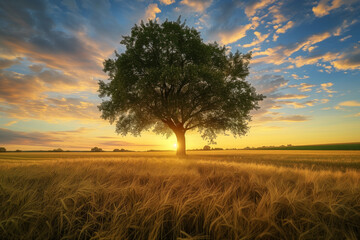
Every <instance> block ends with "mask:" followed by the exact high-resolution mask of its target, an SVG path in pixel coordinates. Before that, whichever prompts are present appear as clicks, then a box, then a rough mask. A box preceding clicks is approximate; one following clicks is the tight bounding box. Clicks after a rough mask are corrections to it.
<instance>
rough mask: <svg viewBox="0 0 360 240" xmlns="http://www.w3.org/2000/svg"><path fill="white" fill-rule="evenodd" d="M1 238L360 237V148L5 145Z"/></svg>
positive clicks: (0, 159) (0, 164) (0, 172)
mask: <svg viewBox="0 0 360 240" xmlns="http://www.w3.org/2000/svg"><path fill="white" fill-rule="evenodd" d="M0 239H360V151H296V150H293V151H279V150H277V151H271V150H266V151H262V150H254V151H251V150H244V151H209V152H205V151H199V152H195V151H194V152H189V156H188V157H187V158H176V157H175V156H174V153H172V152H167V153H165V152H164V153H161V152H160V153H136V152H135V153H71V152H63V153H25V152H24V153H1V154H0Z"/></svg>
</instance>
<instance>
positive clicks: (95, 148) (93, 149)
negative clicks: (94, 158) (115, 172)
mask: <svg viewBox="0 0 360 240" xmlns="http://www.w3.org/2000/svg"><path fill="white" fill-rule="evenodd" d="M91 151H92V152H103V150H102V148H98V147H93V148H92V149H91Z"/></svg>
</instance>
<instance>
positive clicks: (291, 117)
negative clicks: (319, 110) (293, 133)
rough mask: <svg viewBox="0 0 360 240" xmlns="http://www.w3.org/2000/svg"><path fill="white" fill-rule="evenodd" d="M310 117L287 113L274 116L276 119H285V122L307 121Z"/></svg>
mask: <svg viewBox="0 0 360 240" xmlns="http://www.w3.org/2000/svg"><path fill="white" fill-rule="evenodd" d="M309 119H310V118H309V117H308V116H303V115H288V116H281V117H278V118H276V121H285V122H304V121H308V120H309Z"/></svg>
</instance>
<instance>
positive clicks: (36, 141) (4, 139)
mask: <svg viewBox="0 0 360 240" xmlns="http://www.w3.org/2000/svg"><path fill="white" fill-rule="evenodd" d="M64 140H65V139H64ZM60 142H62V140H61V139H59V138H56V137H54V136H52V135H51V134H46V133H41V132H30V133H28V132H20V131H12V130H8V129H5V128H0V143H1V144H16V145H33V146H42V145H53V144H54V143H60Z"/></svg>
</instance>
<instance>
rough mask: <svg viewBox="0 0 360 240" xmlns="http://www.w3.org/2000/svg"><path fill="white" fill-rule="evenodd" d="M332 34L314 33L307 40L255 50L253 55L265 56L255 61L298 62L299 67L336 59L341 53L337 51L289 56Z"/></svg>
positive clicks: (254, 60) (277, 63)
mask: <svg viewBox="0 0 360 240" xmlns="http://www.w3.org/2000/svg"><path fill="white" fill-rule="evenodd" d="M330 36H331V34H330V33H329V32H324V33H320V34H314V35H311V36H309V37H307V38H306V39H305V40H303V41H301V42H298V43H294V44H291V45H289V46H283V45H280V46H277V47H273V48H268V49H266V50H264V51H262V52H255V53H253V56H254V57H256V56H263V57H259V58H255V59H253V63H261V62H265V63H272V64H276V65H280V64H282V63H284V62H287V61H289V62H291V63H294V64H296V66H297V67H301V66H303V65H308V64H315V63H317V62H318V61H319V60H321V59H322V60H324V61H330V60H334V59H336V58H337V57H338V55H339V54H337V53H325V54H317V55H312V56H308V57H305V58H304V57H303V56H297V57H296V58H295V59H293V58H289V57H290V56H291V55H292V54H294V53H296V52H298V51H299V50H301V49H303V50H304V51H305V50H308V49H309V48H310V47H311V46H312V45H313V44H316V43H319V42H321V41H324V40H325V39H327V38H329V37H330Z"/></svg>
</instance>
